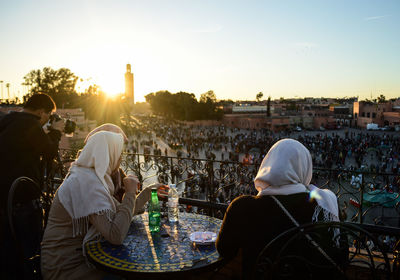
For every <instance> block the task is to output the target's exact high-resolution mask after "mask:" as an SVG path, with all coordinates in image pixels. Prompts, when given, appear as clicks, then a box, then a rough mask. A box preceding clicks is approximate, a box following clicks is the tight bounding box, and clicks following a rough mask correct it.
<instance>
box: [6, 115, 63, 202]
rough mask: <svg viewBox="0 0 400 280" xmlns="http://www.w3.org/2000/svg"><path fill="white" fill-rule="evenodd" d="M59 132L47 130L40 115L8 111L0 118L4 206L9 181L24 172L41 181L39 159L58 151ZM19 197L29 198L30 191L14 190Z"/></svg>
mask: <svg viewBox="0 0 400 280" xmlns="http://www.w3.org/2000/svg"><path fill="white" fill-rule="evenodd" d="M60 138H61V132H60V131H58V130H52V131H50V132H49V133H48V134H46V133H45V132H44V131H43V129H42V126H41V125H40V122H39V117H37V116H35V115H33V114H29V113H25V112H11V113H9V114H7V115H5V116H3V117H2V118H1V119H0V178H1V179H0V188H1V189H0V195H1V199H0V203H1V209H5V207H6V201H7V196H8V191H9V189H10V187H11V184H12V182H13V181H14V180H15V179H16V178H18V177H20V176H27V177H29V178H31V179H33V180H35V181H36V182H37V183H39V184H40V185H41V184H42V182H43V171H42V168H41V159H45V160H50V159H53V158H54V157H55V156H56V155H57V151H58V142H59V141H60ZM16 196H17V197H16V199H17V200H18V201H21V202H24V201H27V200H31V199H32V198H34V197H32V193H29V192H22V193H17V194H16Z"/></svg>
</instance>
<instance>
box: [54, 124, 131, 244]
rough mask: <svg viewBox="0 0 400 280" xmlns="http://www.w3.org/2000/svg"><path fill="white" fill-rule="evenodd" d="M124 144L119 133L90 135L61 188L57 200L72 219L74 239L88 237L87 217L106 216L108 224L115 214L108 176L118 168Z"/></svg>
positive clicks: (106, 132) (112, 185)
mask: <svg viewBox="0 0 400 280" xmlns="http://www.w3.org/2000/svg"><path fill="white" fill-rule="evenodd" d="M123 144H124V139H123V136H122V135H121V134H119V133H114V132H108V131H100V132H97V133H95V134H93V135H92V136H91V137H90V138H89V139H88V141H87V143H86V145H85V146H84V147H83V149H82V151H81V153H80V154H79V157H78V159H77V160H76V161H75V162H74V163H73V164H72V166H71V168H70V170H69V174H68V176H67V178H66V179H65V180H64V182H63V184H62V185H61V186H60V188H59V190H58V197H59V199H60V202H61V204H62V205H63V206H64V208H65V209H66V210H67V212H68V214H69V215H70V216H71V218H72V224H73V235H74V236H77V235H82V234H86V233H87V231H88V228H89V216H90V215H92V214H102V213H105V214H106V215H107V217H108V218H109V219H110V220H111V217H112V215H113V214H114V213H115V212H116V205H115V202H114V200H113V198H112V196H113V194H114V184H113V182H112V179H111V173H112V171H114V170H115V169H116V168H117V167H118V163H119V158H120V157H121V154H122V150H123ZM91 235H92V236H94V235H96V233H95V232H94V231H93V232H92V233H91ZM85 239H87V238H86V237H85Z"/></svg>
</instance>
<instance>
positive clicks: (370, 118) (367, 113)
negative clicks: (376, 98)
mask: <svg viewBox="0 0 400 280" xmlns="http://www.w3.org/2000/svg"><path fill="white" fill-rule="evenodd" d="M391 111H392V104H391V102H385V103H374V102H368V101H360V102H354V105H353V115H354V120H355V121H356V123H357V126H358V127H362V128H366V127H367V124H369V123H376V124H377V125H378V126H383V125H384V123H385V120H384V113H386V112H391Z"/></svg>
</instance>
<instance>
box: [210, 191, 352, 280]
mask: <svg viewBox="0 0 400 280" xmlns="http://www.w3.org/2000/svg"><path fill="white" fill-rule="evenodd" d="M275 197H276V198H277V199H278V200H279V201H280V202H281V203H282V204H283V205H284V207H285V208H286V209H287V210H288V211H289V213H290V214H291V215H292V216H293V217H294V219H296V220H297V222H298V223H299V224H308V223H311V221H312V217H313V214H314V210H315V207H316V206H317V205H318V204H317V203H316V202H315V200H312V201H310V199H309V194H308V193H296V194H291V195H277V196H275ZM293 227H295V225H294V224H293V222H292V221H291V220H290V219H289V218H288V217H287V216H286V215H285V213H284V212H283V210H282V209H281V208H280V207H279V206H278V204H277V203H276V202H275V201H274V200H273V199H272V198H271V197H270V196H248V195H245V196H240V197H238V198H236V199H235V200H233V201H232V203H231V204H230V205H229V207H228V209H227V212H226V214H225V217H224V221H223V224H222V227H221V230H220V233H219V236H218V238H217V242H216V247H217V250H218V252H219V254H220V255H221V256H222V257H224V258H228V259H229V258H233V257H235V256H236V254H237V253H238V251H239V249H242V273H243V279H250V278H251V275H252V273H253V272H254V271H253V270H254V265H255V263H256V259H257V257H258V255H259V254H260V252H261V251H262V249H263V248H264V247H265V246H266V245H267V244H268V243H269V242H270V241H272V240H273V239H274V238H275V237H277V236H278V235H279V234H281V233H283V232H284V231H286V230H288V229H291V228H293ZM322 235H323V237H324V241H326V242H324V244H321V246H324V248H325V246H326V247H331V244H330V242H332V236H331V234H330V233H328V232H324V233H323V234H322ZM325 239H326V240H325ZM283 245H284V244H282V246H283ZM302 246H303V244H299V248H301V249H303V248H302ZM303 247H304V246H303ZM295 249H296V250H297V249H298V248H295ZM325 249H326V248H325ZM333 249H334V248H333ZM314 251H315V250H312V248H309V247H307V246H306V249H305V251H303V252H297V256H298V255H300V254H301V253H304V254H308V255H310V256H311V255H314V254H315V255H316V257H317V258H318V259H321V261H325V259H324V257H323V256H322V255H320V253H319V252H316V253H315V252H314ZM337 251H338V252H336V250H335V251H334V253H335V261H338V259H336V256H337V257H338V258H341V257H342V255H340V254H341V251H339V250H337ZM343 256H344V255H343ZM325 272H326V271H325ZM316 274H317V273H316ZM329 276H332V275H326V276H325V278H324V279H332V277H329ZM299 277H300V276H299ZM299 279H300V278H299ZM316 279H319V278H316ZM333 279H335V278H333Z"/></svg>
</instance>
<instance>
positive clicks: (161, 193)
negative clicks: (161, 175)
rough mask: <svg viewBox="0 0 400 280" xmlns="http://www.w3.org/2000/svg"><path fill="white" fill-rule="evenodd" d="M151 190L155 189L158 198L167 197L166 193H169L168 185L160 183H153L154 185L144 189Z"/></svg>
mask: <svg viewBox="0 0 400 280" xmlns="http://www.w3.org/2000/svg"><path fill="white" fill-rule="evenodd" d="M153 188H156V189H157V196H158V198H161V197H166V196H168V191H169V187H168V185H165V184H161V183H155V184H151V185H150V186H148V187H147V188H146V189H148V190H149V191H150V192H151V189H153Z"/></svg>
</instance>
